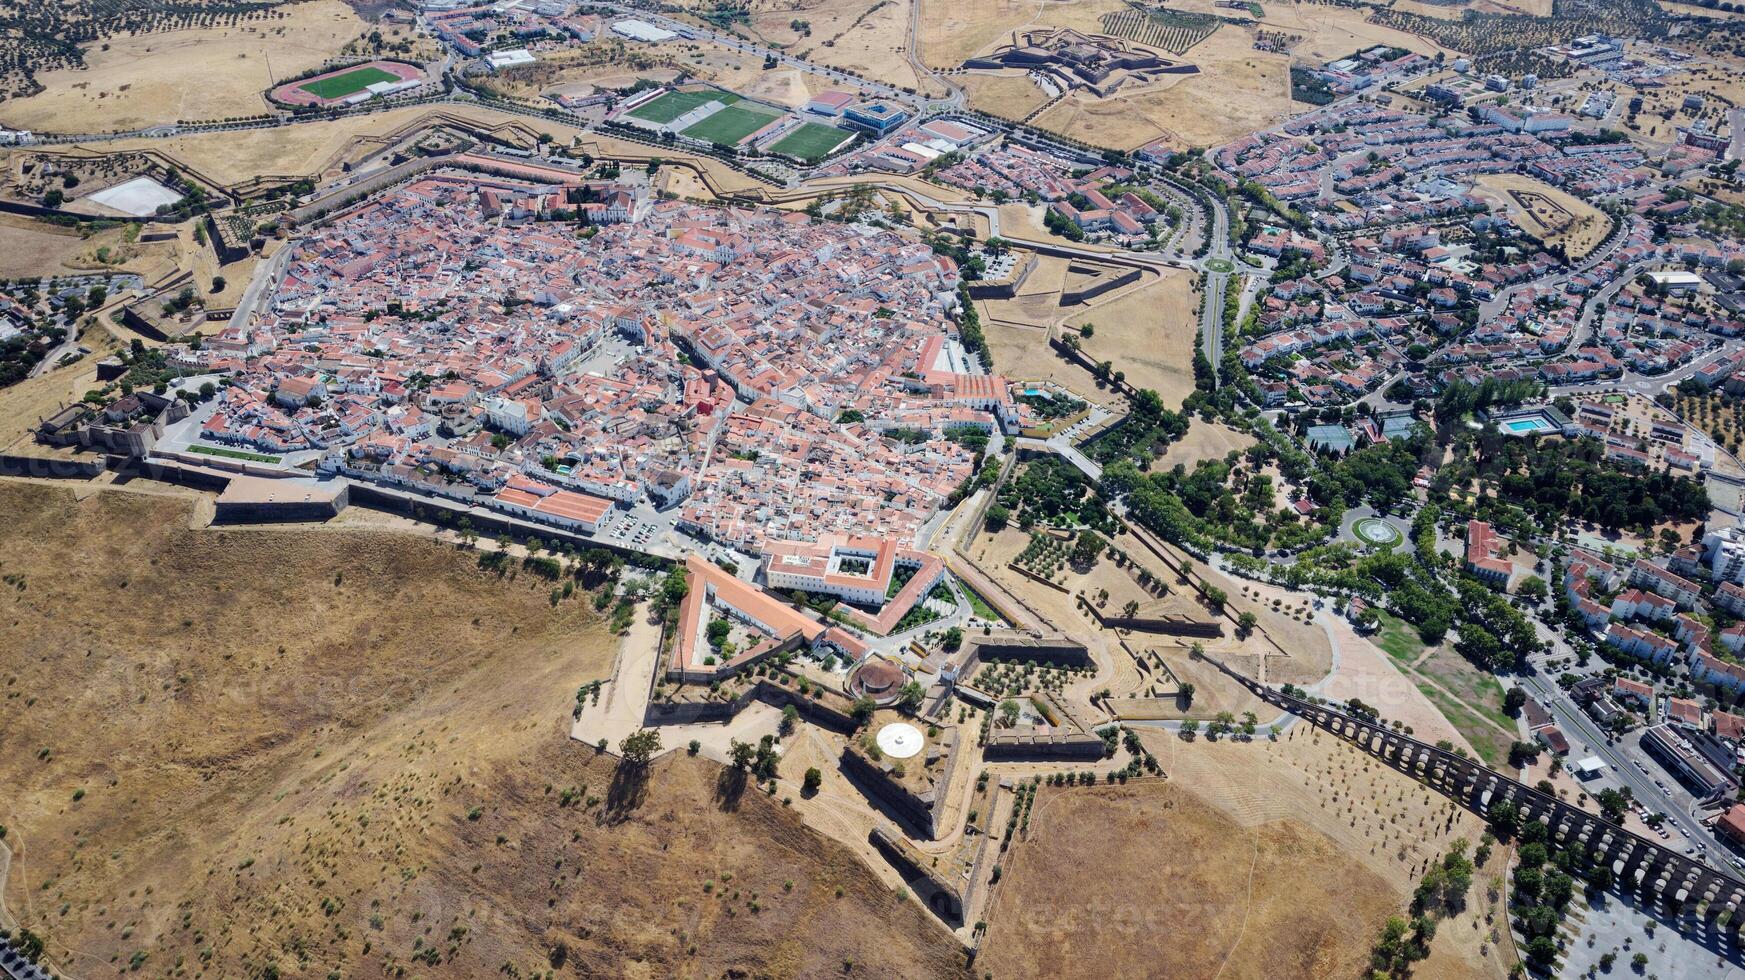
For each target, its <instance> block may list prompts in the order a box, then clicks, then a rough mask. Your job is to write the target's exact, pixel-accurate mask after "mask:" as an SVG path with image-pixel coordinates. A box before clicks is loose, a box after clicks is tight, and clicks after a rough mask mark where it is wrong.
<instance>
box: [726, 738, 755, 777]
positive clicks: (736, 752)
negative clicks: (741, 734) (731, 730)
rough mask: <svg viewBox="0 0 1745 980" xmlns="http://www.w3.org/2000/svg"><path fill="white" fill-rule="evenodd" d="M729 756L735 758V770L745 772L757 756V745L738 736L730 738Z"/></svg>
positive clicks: (728, 745) (728, 743)
mask: <svg viewBox="0 0 1745 980" xmlns="http://www.w3.org/2000/svg"><path fill="white" fill-rule="evenodd" d="M727 757H728V758H729V759H731V760H733V768H734V769H735V770H737V771H739V772H744V771H745V770H747V769H750V768H751V762H752V760H753V759H755V758H757V746H755V745H753V744H751V743H750V742H741V741H740V740H739V739H736V738H734V739H728V741H727Z"/></svg>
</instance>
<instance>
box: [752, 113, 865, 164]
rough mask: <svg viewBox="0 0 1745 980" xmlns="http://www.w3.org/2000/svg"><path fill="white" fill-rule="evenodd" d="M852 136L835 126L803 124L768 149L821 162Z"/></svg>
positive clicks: (813, 123) (812, 123)
mask: <svg viewBox="0 0 1745 980" xmlns="http://www.w3.org/2000/svg"><path fill="white" fill-rule="evenodd" d="M850 135H852V134H850V133H848V132H846V131H844V130H840V129H837V128H836V127H835V126H826V125H824V124H823V123H815V122H805V123H801V124H800V125H799V126H798V127H797V128H795V129H794V130H793V131H792V132H790V133H788V135H786V136H783V137H782V138H781V139H779V140H777V141H776V142H775V143H774V144H773V145H772V146H771V147H770V149H771V150H773V151H775V152H776V153H786V154H788V155H789V156H795V157H799V158H800V159H802V160H807V161H815V160H822V159H823V158H824V157H825V156H827V155H829V153H830V151H831V150H834V149H836V148H837V147H839V146H841V145H842V144H843V143H844V142H845V141H847V139H848V138H849V136H850Z"/></svg>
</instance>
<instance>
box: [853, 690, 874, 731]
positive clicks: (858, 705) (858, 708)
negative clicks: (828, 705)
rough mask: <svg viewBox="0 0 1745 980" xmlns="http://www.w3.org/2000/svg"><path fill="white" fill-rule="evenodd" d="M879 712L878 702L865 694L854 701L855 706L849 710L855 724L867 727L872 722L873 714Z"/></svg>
mask: <svg viewBox="0 0 1745 980" xmlns="http://www.w3.org/2000/svg"><path fill="white" fill-rule="evenodd" d="M877 710H879V705H878V702H877V701H874V700H873V699H872V698H869V697H867V696H866V695H864V694H863V695H861V696H860V697H858V698H855V699H854V706H853V707H851V708H849V714H850V715H851V716H853V718H854V723H855V724H857V725H865V724H866V723H867V722H869V721H872V716H873V712H875V711H877Z"/></svg>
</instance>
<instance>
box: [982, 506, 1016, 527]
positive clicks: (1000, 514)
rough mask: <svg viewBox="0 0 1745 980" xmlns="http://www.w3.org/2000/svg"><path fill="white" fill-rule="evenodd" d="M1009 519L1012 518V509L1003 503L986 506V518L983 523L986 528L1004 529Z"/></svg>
mask: <svg viewBox="0 0 1745 980" xmlns="http://www.w3.org/2000/svg"><path fill="white" fill-rule="evenodd" d="M1011 519H1012V511H1011V510H1010V509H1009V508H1007V507H1006V506H1005V505H1004V504H994V505H993V506H991V507H989V508H988V514H987V518H986V520H985V522H984V523H985V524H986V526H987V529H988V530H990V531H999V530H1002V529H1004V528H1005V526H1006V522H1008V521H1010V520H1011Z"/></svg>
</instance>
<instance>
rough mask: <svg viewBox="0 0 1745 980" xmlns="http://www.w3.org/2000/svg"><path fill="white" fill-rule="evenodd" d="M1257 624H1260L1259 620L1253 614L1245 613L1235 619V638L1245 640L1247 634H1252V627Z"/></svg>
mask: <svg viewBox="0 0 1745 980" xmlns="http://www.w3.org/2000/svg"><path fill="white" fill-rule="evenodd" d="M1259 622H1260V620H1258V619H1256V618H1255V616H1254V614H1253V613H1251V612H1245V613H1243V614H1242V615H1240V616H1238V617H1236V636H1237V638H1238V639H1246V638H1247V637H1248V634H1250V633H1252V632H1254V627H1255V626H1256V625H1258V624H1259Z"/></svg>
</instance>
